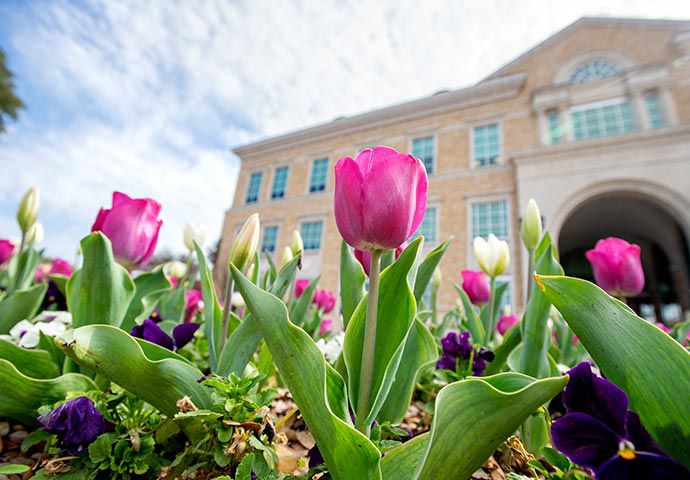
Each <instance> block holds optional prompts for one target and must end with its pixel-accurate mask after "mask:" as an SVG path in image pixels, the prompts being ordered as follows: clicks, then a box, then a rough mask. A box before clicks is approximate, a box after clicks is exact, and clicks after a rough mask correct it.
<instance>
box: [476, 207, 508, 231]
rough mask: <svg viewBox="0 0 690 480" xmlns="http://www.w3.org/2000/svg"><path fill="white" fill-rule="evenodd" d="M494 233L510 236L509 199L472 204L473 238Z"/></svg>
mask: <svg viewBox="0 0 690 480" xmlns="http://www.w3.org/2000/svg"><path fill="white" fill-rule="evenodd" d="M490 233H493V234H494V235H496V236H497V237H499V238H506V237H508V201H507V200H496V201H493V202H477V203H473V204H472V238H475V237H486V236H488V235H489V234H490Z"/></svg>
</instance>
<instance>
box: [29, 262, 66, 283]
mask: <svg viewBox="0 0 690 480" xmlns="http://www.w3.org/2000/svg"><path fill="white" fill-rule="evenodd" d="M48 275H64V276H65V277H69V276H70V275H72V265H71V264H70V263H69V262H68V261H67V260H63V259H62V258H56V259H54V260H53V261H52V262H50V264H42V265H39V266H38V268H36V273H35V274H34V281H36V282H42V281H43V280H44V279H45V278H46V276H48Z"/></svg>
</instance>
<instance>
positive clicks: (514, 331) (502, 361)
mask: <svg viewBox="0 0 690 480" xmlns="http://www.w3.org/2000/svg"><path fill="white" fill-rule="evenodd" d="M521 342H522V325H520V323H519V322H518V323H517V324H515V325H513V326H512V327H510V330H508V331H507V332H506V334H505V335H504V336H503V341H502V342H501V344H500V345H499V346H498V347H497V348H496V350H494V359H493V361H492V362H489V363H487V364H486V370H485V371H484V375H486V376H489V375H494V374H496V373H499V372H500V371H501V370H502V369H503V367H504V366H505V365H506V362H507V361H508V358H509V356H510V355H511V353H512V352H513V350H515V349H516V348H517V347H518V345H520V343H521Z"/></svg>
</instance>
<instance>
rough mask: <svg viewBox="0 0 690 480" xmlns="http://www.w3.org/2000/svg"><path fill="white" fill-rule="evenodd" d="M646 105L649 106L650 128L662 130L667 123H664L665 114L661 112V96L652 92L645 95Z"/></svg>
mask: <svg viewBox="0 0 690 480" xmlns="http://www.w3.org/2000/svg"><path fill="white" fill-rule="evenodd" d="M644 100H645V103H646V104H647V114H648V115H649V126H650V127H652V128H661V127H663V126H664V124H665V123H666V122H665V121H664V114H663V112H662V111H661V104H660V103H659V95H658V94H657V93H656V92H651V93H648V94H647V95H645V98H644Z"/></svg>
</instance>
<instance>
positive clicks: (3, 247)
mask: <svg viewBox="0 0 690 480" xmlns="http://www.w3.org/2000/svg"><path fill="white" fill-rule="evenodd" d="M12 255H14V243H12V242H10V241H9V240H3V239H0V266H2V265H4V264H5V263H7V262H9V260H10V258H12Z"/></svg>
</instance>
